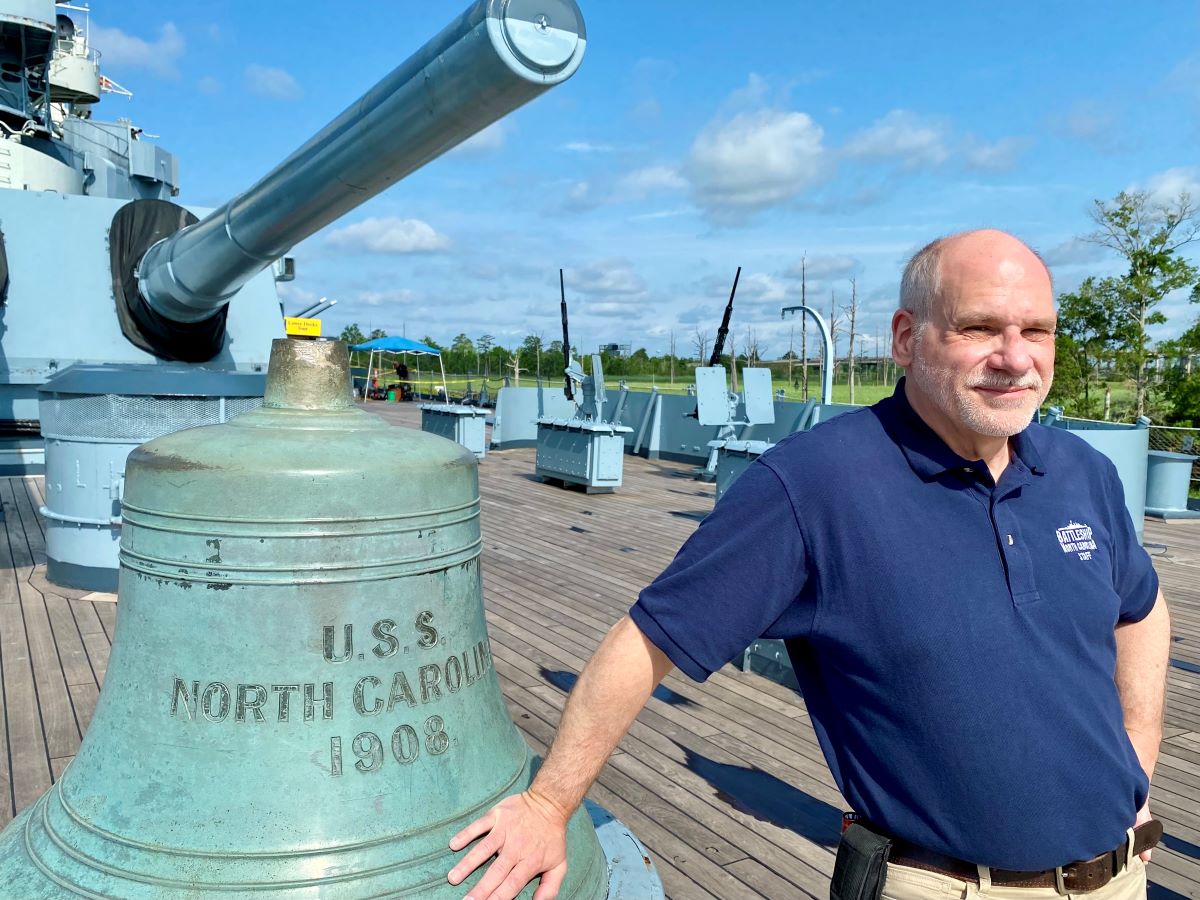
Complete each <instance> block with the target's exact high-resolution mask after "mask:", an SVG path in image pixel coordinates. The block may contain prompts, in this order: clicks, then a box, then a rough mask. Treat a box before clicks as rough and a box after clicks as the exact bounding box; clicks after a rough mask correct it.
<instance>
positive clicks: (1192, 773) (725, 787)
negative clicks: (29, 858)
mask: <svg viewBox="0 0 1200 900" xmlns="http://www.w3.org/2000/svg"><path fill="white" fill-rule="evenodd" d="M368 408H369V409H370V410H371V411H372V412H377V413H380V414H382V415H383V416H384V417H385V418H386V419H388V420H390V421H392V422H394V423H396V424H404V425H417V424H418V422H419V415H420V414H419V412H418V410H417V409H416V407H415V405H412V404H384V403H373V404H370V405H369V407H368ZM375 464H378V465H385V464H386V461H379V460H377V461H375ZM691 469H692V467H691V466H689V465H683V464H676V463H669V462H659V461H648V460H644V459H641V458H637V457H629V456H627V457H626V458H625V483H624V486H623V487H622V488H620V489H619V490H618V491H617V492H616V493H614V494H610V495H594V496H588V495H586V494H584V493H582V492H581V491H577V490H569V489H563V488H560V487H557V486H553V485H548V484H543V483H541V482H540V480H538V479H537V478H535V476H534V475H533V450H531V449H526V450H509V451H504V452H496V451H492V452H490V453H489V454H488V456H487V458H486V459H485V460H483V462H482V463H481V465H480V486H481V495H482V503H481V507H482V524H483V531H484V550H483V573H484V576H483V577H484V602H485V608H486V613H487V620H488V627H489V631H490V635H491V641H492V648H493V654H494V659H495V664H496V670H497V673H498V674H499V676H500V681H501V685H502V688H503V691H504V695H505V698H506V700H507V702H508V704H509V708H510V710H511V712H512V716H513V719H514V721H515V722H516V723H517V725H518V726H519V727H520V729H521V731H522V732H523V733H524V734H525V736H526V738H527V739H528V740H529V742H530V744H531V745H532V746H533V747H534V749H535V750H537V751H538V752H544V751H545V748H546V746H547V744H548V742H549V741H550V740H551V738H552V737H553V734H554V728H555V727H556V725H557V723H558V718H559V715H560V713H561V710H562V706H563V702H564V700H565V698H566V692H567V691H569V690H570V687H571V685H572V684H573V683H574V679H575V677H576V675H577V674H578V672H579V670H580V668H581V667H582V666H583V664H584V662H585V661H586V660H587V658H588V657H589V656H590V654H591V653H592V651H593V650H594V649H595V646H596V644H597V643H598V642H599V641H600V638H601V637H602V636H603V634H604V632H605V631H606V630H607V628H608V627H609V626H610V625H611V624H612V623H613V622H614V621H616V619H617V618H619V617H620V616H621V615H622V614H623V613H624V612H625V610H626V609H627V608H628V606H629V604H630V603H632V602H633V600H634V599H635V598H636V596H637V592H638V591H639V590H640V588H641V587H642V586H644V585H645V584H646V583H647V582H648V581H649V580H650V579H652V578H653V577H654V576H655V575H656V574H657V573H658V572H659V571H660V570H661V569H662V568H663V567H664V566H665V565H666V564H667V563H668V562H669V561H670V559H671V557H672V556H673V555H674V553H675V551H676V550H677V549H678V547H679V545H680V544H681V543H682V542H683V541H684V540H685V539H686V538H687V536H688V535H689V534H690V533H691V532H692V531H693V530H694V529H695V527H696V525H697V523H698V521H699V520H700V519H701V518H703V516H704V515H705V514H706V513H707V512H708V511H709V510H710V509H711V508H712V503H713V490H712V486H711V485H707V484H703V483H701V482H698V481H694V480H692V478H691ZM41 503H42V484H41V479H40V478H32V477H27V478H6V479H0V504H2V507H3V519H4V526H5V528H4V537H5V540H4V542H3V543H0V561H2V563H3V572H2V573H0V682H2V687H3V691H2V692H0V707H2V709H0V712H2V714H3V723H4V728H3V729H0V762H2V763H3V765H2V766H0V770H2V772H0V777H2V778H3V782H2V783H0V788H2V789H0V824H2V823H3V822H7V821H8V820H9V819H11V818H12V816H13V815H14V814H15V813H16V812H19V811H20V810H21V809H23V808H24V807H25V806H27V805H29V804H30V803H31V802H33V801H34V800H35V799H37V797H39V796H40V795H41V794H42V792H44V791H45V790H46V789H47V788H48V787H49V786H50V784H52V783H53V781H54V780H55V779H56V778H58V777H59V776H60V775H61V773H62V772H63V770H64V769H65V767H66V766H67V764H68V763H69V762H70V761H71V759H72V758H73V756H74V754H75V752H76V750H77V749H78V747H79V743H80V741H81V739H82V736H83V734H84V732H85V731H86V730H87V727H88V724H89V723H90V721H91V717H92V712H93V710H94V709H95V705H96V700H97V697H98V696H99V691H100V686H101V684H102V683H103V680H104V673H105V668H106V666H107V662H108V654H109V648H110V645H111V641H112V636H113V630H114V627H115V624H116V615H117V610H118V606H117V604H116V603H114V602H112V598H111V597H109V596H107V595H88V594H86V593H85V592H82V591H72V590H69V589H63V588H59V587H57V586H54V585H51V584H49V583H48V582H47V581H46V578H45V537H44V525H43V522H42V520H41V517H40V516H39V515H38V514H37V508H38V507H39V506H40V504H41ZM1146 543H1147V548H1148V549H1149V550H1150V551H1151V553H1152V555H1153V557H1154V563H1155V567H1156V569H1157V570H1158V572H1159V575H1160V577H1161V580H1162V585H1163V589H1164V591H1165V592H1166V594H1167V596H1168V598H1169V599H1170V602H1171V609H1172V614H1173V619H1174V629H1173V631H1174V640H1173V643H1172V648H1171V657H1172V666H1171V668H1170V672H1169V681H1168V700H1167V703H1168V706H1167V721H1166V732H1165V740H1164V742H1163V747H1162V755H1161V757H1160V759H1159V763H1158V770H1157V772H1156V775H1155V779H1154V788H1153V794H1152V800H1151V806H1152V809H1153V810H1154V812H1155V814H1156V815H1157V816H1159V817H1160V818H1161V819H1163V821H1164V822H1165V824H1166V827H1167V838H1166V840H1165V842H1164V845H1163V846H1162V847H1160V848H1159V849H1158V850H1156V851H1155V854H1154V863H1153V865H1152V866H1151V881H1152V882H1153V884H1152V888H1151V894H1150V896H1151V898H1156V900H1164V898H1175V897H1200V522H1187V523H1183V522H1181V523H1170V524H1164V523H1161V522H1155V521H1153V520H1147V523H1146ZM591 796H592V798H593V799H594V800H596V801H597V802H599V803H600V804H602V805H603V806H605V807H607V808H608V809H609V810H610V811H611V812H612V813H613V814H615V815H616V816H618V817H619V818H620V819H622V820H623V821H624V822H625V823H626V824H627V825H628V826H629V827H630V828H631V829H632V830H633V832H634V833H635V834H636V835H637V836H638V837H639V838H640V839H641V841H642V842H643V843H644V844H645V845H646V847H647V848H648V849H649V851H650V853H651V855H652V856H653V858H654V861H655V863H656V865H657V866H658V870H659V873H660V874H661V876H662V879H663V883H664V885H665V887H666V890H667V894H668V896H669V897H671V898H675V900H704V898H719V900H724V898H740V897H758V896H761V897H770V898H773V900H774V898H788V897H815V898H824V897H826V896H828V878H829V873H830V871H831V869H832V866H833V847H834V844H835V843H836V841H837V830H838V823H839V820H840V811H841V809H842V806H843V804H842V800H841V798H840V796H839V795H838V792H837V789H836V788H835V787H834V785H833V781H832V778H831V777H830V775H829V771H828V769H827V768H826V766H825V763H824V760H823V759H822V756H821V752H820V749H819V748H818V746H817V743H816V738H815V736H814V735H813V731H812V728H811V726H810V724H809V722H808V717H807V714H806V713H805V710H804V706H803V703H802V702H801V701H800V699H799V698H798V697H797V696H796V695H795V694H794V693H793V692H791V691H789V690H788V689H786V688H783V687H781V686H779V685H777V684H774V683H773V682H770V681H767V680H766V679H764V678H761V677H759V676H757V675H753V674H746V673H742V672H740V671H739V670H737V669H736V668H735V667H734V666H732V665H730V666H726V667H725V668H724V669H723V670H722V671H720V672H718V673H717V674H715V675H714V676H713V677H712V678H711V679H710V680H709V681H708V682H707V683H705V684H703V685H698V684H695V683H693V682H691V681H689V680H688V679H687V678H686V677H683V676H681V675H680V674H678V673H672V674H671V675H669V676H668V677H667V679H666V680H665V682H664V683H663V686H662V687H661V688H660V689H659V690H658V691H657V692H656V694H655V697H654V698H653V699H652V700H651V701H650V703H649V705H648V706H647V707H646V709H645V710H644V711H643V712H642V714H641V715H640V716H639V717H638V719H637V721H636V722H635V723H634V726H633V728H632V729H631V730H630V733H629V735H628V736H627V737H626V738H625V740H623V741H622V742H621V745H620V747H619V748H618V750H617V752H616V754H614V756H613V758H612V760H611V761H610V762H609V764H608V766H606V768H605V769H604V772H603V774H602V775H601V777H600V780H599V782H598V783H597V785H596V787H595V788H594V790H593V791H592V794H591Z"/></svg>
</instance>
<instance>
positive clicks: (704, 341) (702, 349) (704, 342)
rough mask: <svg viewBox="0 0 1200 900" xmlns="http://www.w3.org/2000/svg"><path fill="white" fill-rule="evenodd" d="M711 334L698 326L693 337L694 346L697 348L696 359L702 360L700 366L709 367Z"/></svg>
mask: <svg viewBox="0 0 1200 900" xmlns="http://www.w3.org/2000/svg"><path fill="white" fill-rule="evenodd" d="M709 340H710V338H709V333H708V332H707V331H705V330H704V329H703V328H701V327H699V326H696V333H695V334H693V335H692V346H693V347H695V348H696V359H698V360H700V365H702V366H706V365H708V342H709Z"/></svg>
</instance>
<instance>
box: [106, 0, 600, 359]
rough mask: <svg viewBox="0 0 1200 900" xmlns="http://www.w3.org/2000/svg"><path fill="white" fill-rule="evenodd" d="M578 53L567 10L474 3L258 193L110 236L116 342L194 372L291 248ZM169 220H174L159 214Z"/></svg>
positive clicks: (556, 3) (546, 4)
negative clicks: (118, 329) (242, 301)
mask: <svg viewBox="0 0 1200 900" xmlns="http://www.w3.org/2000/svg"><path fill="white" fill-rule="evenodd" d="M585 44H586V33H585V29H584V24H583V18H582V16H581V15H580V12H579V8H578V7H577V6H576V4H575V2H574V0H543V2H541V3H539V4H537V5H536V6H534V5H532V4H524V3H510V2H508V0H476V2H475V3H473V4H472V6H471V7H470V8H469V9H468V10H467V11H466V12H465V13H463V14H462V15H461V16H460V17H459V18H458V19H457V20H455V21H454V22H452V23H451V24H450V25H449V26H447V27H446V28H445V29H444V30H443V31H442V32H441V34H439V35H438V36H437V37H435V38H433V40H431V41H430V42H429V43H428V44H426V45H425V46H424V47H422V48H421V49H420V50H418V51H417V52H416V53H415V54H413V56H411V57H410V58H409V59H408V60H407V61H406V62H404V63H403V64H401V65H400V66H399V67H398V68H396V69H395V70H394V71H393V72H392V73H391V74H389V75H388V76H387V77H385V78H384V79H383V80H382V81H380V82H379V83H378V84H377V85H375V87H373V88H371V89H370V90H369V91H367V93H366V94H364V95H363V96H362V97H361V98H359V99H358V100H356V101H355V102H354V103H353V104H351V105H350V107H349V108H347V109H346V110H345V112H343V113H342V114H341V115H339V116H338V117H337V118H335V119H334V120H333V121H332V122H330V123H329V124H328V125H326V126H325V127H324V128H323V129H321V131H319V132H318V133H317V134H316V135H314V136H313V137H312V138H311V139H310V140H309V141H308V142H307V143H306V144H304V145H303V146H302V147H300V149H298V150H297V151H296V152H295V153H293V154H292V155H291V156H289V157H288V158H287V159H286V160H284V161H283V162H282V163H280V164H279V165H278V166H277V167H276V168H275V169H274V170H273V171H272V172H270V173H269V174H267V175H266V176H265V177H264V178H262V179H261V180H260V181H258V182H257V183H256V184H255V185H254V186H252V187H251V188H249V189H248V190H246V191H245V192H243V193H241V194H239V195H238V196H237V197H235V198H234V199H232V200H230V201H229V202H228V203H226V204H225V205H224V206H222V207H221V208H220V209H217V210H216V211H214V212H212V213H211V214H209V215H208V216H207V217H205V218H204V219H203V220H202V221H198V222H196V221H194V219H193V223H192V224H189V223H188V220H189V218H191V217H190V214H187V213H186V211H184V210H182V209H180V208H179V207H175V206H174V205H173V204H168V203H166V201H161V200H151V201H135V203H133V204H129V206H132V207H137V206H139V205H140V204H142V203H150V204H158V206H156V207H154V208H152V209H150V210H148V211H147V213H148V214H147V216H146V217H145V218H143V220H142V222H141V223H140V224H139V223H137V222H130V221H128V220H126V221H119V219H120V217H121V215H122V214H123V213H125V214H126V218H127V219H128V217H129V213H128V212H127V210H128V207H126V208H123V209H122V210H121V212H119V213H118V219H116V220H114V223H113V233H114V234H116V235H118V236H119V237H120V240H118V241H116V242H115V246H114V248H113V260H112V262H113V284H114V288H115V291H116V293H117V295H118V296H117V301H118V310H119V312H120V314H121V323H122V331H123V332H124V333H125V336H126V337H127V338H129V339H130V340H131V341H133V342H134V343H135V344H137V345H138V346H139V347H142V349H144V350H147V351H148V352H150V353H153V354H154V355H156V356H159V357H162V358H166V359H183V360H186V361H190V362H202V361H205V360H208V359H210V358H212V356H214V355H215V354H216V353H217V352H218V351H219V349H220V347H221V342H222V340H223V339H224V316H225V309H226V305H227V304H228V303H229V301H230V300H231V299H232V297H233V296H234V295H235V294H236V293H237V292H238V290H239V288H241V287H242V286H243V285H244V284H245V283H246V282H247V281H249V280H250V279H251V278H252V277H253V276H255V275H256V274H258V273H259V272H261V271H262V270H263V269H265V268H267V267H268V266H270V265H271V264H272V263H274V262H275V261H276V260H278V259H280V258H281V257H283V256H284V255H285V254H286V253H287V252H288V250H289V249H291V248H292V247H293V246H295V245H296V244H297V243H299V242H300V241H302V240H304V239H305V238H307V237H309V236H310V235H312V234H314V233H315V232H317V231H319V230H320V229H321V228H323V227H324V226H325V225H328V224H329V223H330V222H332V221H334V220H335V219H337V218H338V217H340V216H342V215H344V214H345V213H347V212H349V211H350V210H352V209H354V208H355V207H356V206H358V205H359V204H361V203H363V202H364V201H366V200H368V199H370V198H371V197H373V196H375V195H376V194H378V193H379V192H380V191H382V190H384V189H385V188H387V187H389V186H390V185H392V184H394V183H395V182H397V181H399V180H400V179H401V178H404V177H405V176H406V175H408V174H410V173H411V172H413V171H415V170H416V169H418V168H420V167H421V166H423V165H425V164H426V163H427V162H429V161H431V160H433V159H435V158H436V157H438V156H439V155H441V154H442V153H444V152H445V151H447V150H449V149H450V148H452V147H454V146H455V145H457V144H459V143H461V142H462V141H463V140H465V139H466V138H468V137H470V136H471V135H473V134H475V133H476V132H478V131H480V130H482V129H483V128H485V127H486V126H488V125H490V124H491V123H493V122H495V121H496V120H498V119H500V118H501V117H502V116H504V115H506V114H507V113H509V112H511V111H512V110H514V109H516V108H517V107H519V106H521V105H522V104H524V103H526V102H528V101H529V100H531V99H533V98H534V97H536V96H537V95H539V94H541V93H542V92H544V91H545V90H547V89H548V88H550V87H552V86H553V85H555V84H558V83H560V82H562V81H564V80H565V79H567V78H568V77H570V76H571V74H573V73H574V71H575V70H576V69H577V68H578V67H579V64H580V61H581V59H582V57H583V52H584V47H585ZM164 207H167V208H169V209H164Z"/></svg>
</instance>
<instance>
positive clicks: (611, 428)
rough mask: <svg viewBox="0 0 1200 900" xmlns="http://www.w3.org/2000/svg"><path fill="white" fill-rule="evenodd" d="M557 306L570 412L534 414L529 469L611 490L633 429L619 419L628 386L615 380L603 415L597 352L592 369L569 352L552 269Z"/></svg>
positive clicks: (562, 291) (563, 304)
mask: <svg viewBox="0 0 1200 900" xmlns="http://www.w3.org/2000/svg"><path fill="white" fill-rule="evenodd" d="M558 287H559V296H560V303H559V310H560V312H561V314H562V327H563V341H562V343H563V362H564V368H563V395H564V396H565V397H566V398H567V400H568V401H570V402H572V403H574V404H575V412H574V414H573V415H572V416H571V417H570V418H565V419H564V418H555V417H553V416H542V417H540V418H539V419H538V420H537V457H536V464H535V470H534V471H535V473H536V474H537V475H538V476H539V477H540V478H541V479H542V480H543V481H551V482H555V481H556V482H559V483H561V484H563V485H564V486H566V485H568V484H578V485H582V486H583V488H584V490H585V491H586V492H587V493H589V494H611V493H612V492H613V491H615V490H616V489H617V488H619V487H620V486H621V480H622V476H623V474H624V463H625V435H627V434H630V433H632V432H633V429H632V428H630V427H629V426H628V425H622V424H621V413H622V410H623V409H624V408H625V398H626V396H627V394H628V390H627V389H626V388H625V386H624V385H622V386H621V393H620V396H619V397H618V399H617V402H616V405H615V407H614V409H613V413H612V415H611V416H610V417H609V418H608V419H605V417H604V404H605V402H607V400H608V392H607V391H606V389H605V385H604V366H603V363H602V361H601V358H600V354H599V353H596V354H593V355H592V371H591V374H586V373H584V371H583V364H582V363H581V362H579V361H578V360H576V359H575V357H574V355H573V354H572V352H571V334H570V329H569V327H568V323H567V290H566V285H565V282H564V280H563V271H562V269H559V270H558Z"/></svg>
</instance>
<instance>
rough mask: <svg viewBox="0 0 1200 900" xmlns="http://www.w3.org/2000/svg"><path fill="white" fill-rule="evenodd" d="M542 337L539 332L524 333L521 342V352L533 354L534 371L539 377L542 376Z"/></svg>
mask: <svg viewBox="0 0 1200 900" xmlns="http://www.w3.org/2000/svg"><path fill="white" fill-rule="evenodd" d="M543 344H544V341H543V339H542V334H541V332H536V333H534V334H527V335H525V340H524V341H523V342H522V343H521V352H522V353H528V354H532V355H533V359H534V364H535V368H534V371H535V373H536V375H537V377H538V378H539V379H541V377H542V349H543V347H542V345H543Z"/></svg>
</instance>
